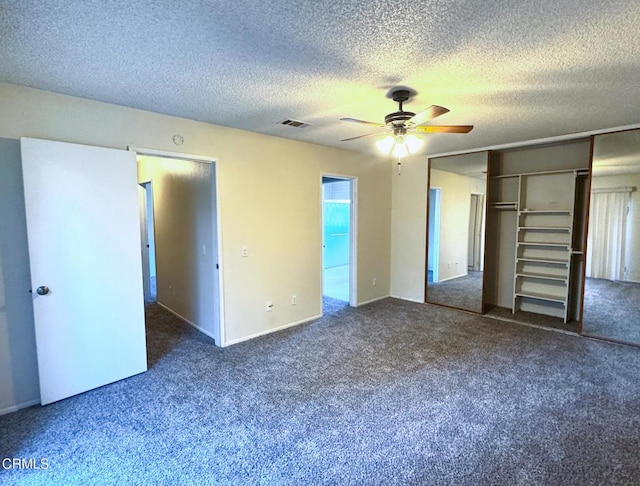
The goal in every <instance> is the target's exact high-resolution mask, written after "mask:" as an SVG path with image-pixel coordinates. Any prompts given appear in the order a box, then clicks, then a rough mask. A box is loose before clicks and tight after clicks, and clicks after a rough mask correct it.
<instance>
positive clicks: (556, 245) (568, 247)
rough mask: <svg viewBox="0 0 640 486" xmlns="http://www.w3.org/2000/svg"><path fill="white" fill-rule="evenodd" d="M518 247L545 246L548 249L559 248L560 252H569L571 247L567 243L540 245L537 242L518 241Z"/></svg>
mask: <svg viewBox="0 0 640 486" xmlns="http://www.w3.org/2000/svg"><path fill="white" fill-rule="evenodd" d="M518 245H521V246H546V247H549V248H560V249H562V250H567V251H569V250H571V247H570V245H569V244H567V243H541V242H538V241H518Z"/></svg>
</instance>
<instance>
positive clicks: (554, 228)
mask: <svg viewBox="0 0 640 486" xmlns="http://www.w3.org/2000/svg"><path fill="white" fill-rule="evenodd" d="M518 230H522V231H553V232H558V233H568V232H569V231H571V228H569V227H560V226H519V227H518Z"/></svg>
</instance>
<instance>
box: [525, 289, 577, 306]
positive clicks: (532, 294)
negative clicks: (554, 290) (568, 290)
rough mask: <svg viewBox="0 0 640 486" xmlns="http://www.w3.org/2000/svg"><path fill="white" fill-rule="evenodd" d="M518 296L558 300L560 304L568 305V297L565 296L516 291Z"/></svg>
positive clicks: (548, 300)
mask: <svg viewBox="0 0 640 486" xmlns="http://www.w3.org/2000/svg"><path fill="white" fill-rule="evenodd" d="M516 297H528V298H530V299H538V300H546V301H547V302H556V303H558V304H562V305H566V299H565V298H564V297H562V296H558V295H553V294H543V293H540V292H523V291H520V292H516Z"/></svg>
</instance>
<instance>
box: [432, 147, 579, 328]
mask: <svg viewBox="0 0 640 486" xmlns="http://www.w3.org/2000/svg"><path fill="white" fill-rule="evenodd" d="M590 158H591V139H590V138H584V139H579V140H573V141H568V142H562V143H555V144H547V145H537V146H529V147H520V148H517V149H509V150H499V151H489V152H486V151H484V152H480V153H476V154H466V155H461V156H455V157H439V158H433V159H431V160H430V164H429V165H430V181H431V182H432V186H431V187H433V183H434V182H437V181H438V180H440V179H442V177H436V176H438V175H439V172H441V171H443V170H447V171H450V172H457V173H458V176H457V177H458V179H457V180H458V181H461V179H460V175H459V174H460V173H461V172H462V170H461V169H462V168H466V169H467V172H472V174H471V175H473V176H475V178H476V180H477V179H478V175H476V174H478V173H479V172H481V173H483V174H485V175H486V177H485V178H483V179H482V180H486V190H485V191H482V192H485V193H486V201H487V204H486V211H485V215H486V220H485V225H484V227H485V235H484V238H485V241H484V245H483V253H484V255H483V257H484V265H483V267H484V274H483V279H482V280H483V282H482V291H481V300H482V305H481V306H479V307H478V308H477V311H479V312H481V313H488V314H495V315H496V316H501V317H508V318H510V319H515V320H522V321H526V322H532V323H538V324H543V325H556V324H558V325H559V326H558V327H562V328H564V329H570V330H575V331H579V321H580V320H581V315H580V312H581V295H582V287H583V280H584V279H583V274H584V264H585V257H584V252H585V231H586V224H585V223H586V216H587V204H588V183H589V178H588V174H589V164H590ZM482 161H484V167H479V166H478V164H479V163H481V162H482ZM471 163H474V166H473V170H470V169H469V166H470V164H471ZM436 167H437V171H435V172H434V173H433V174H431V170H433V169H435V168H436ZM464 175H465V177H466V179H465V180H469V177H470V174H464ZM463 187H466V186H464V185H463V184H462V183H461V182H458V190H454V189H453V188H452V190H451V191H450V192H452V193H456V194H458V197H459V198H467V197H468V195H467V192H468V191H467V190H464V189H463ZM436 189H438V190H441V191H444V190H445V189H442V188H439V187H438V188H436ZM478 192H480V191H478ZM448 197H450V198H451V197H453V196H452V195H451V194H449V196H448ZM441 199H442V200H443V201H446V199H445V195H444V194H443V195H442V198H441ZM461 202H462V201H461ZM442 213H443V214H447V211H446V210H445V209H443V210H442ZM429 214H430V215H433V211H431V212H430V213H429ZM458 214H459V215H463V214H464V211H460V212H459V213H458ZM430 224H431V223H430ZM468 224H469V222H468V221H465V220H464V218H462V219H461V217H460V216H458V217H457V218H456V219H455V220H454V219H451V220H444V219H443V220H442V221H441V222H440V226H441V227H444V226H445V225H448V226H449V227H454V228H460V231H459V232H458V237H459V238H462V239H464V238H466V237H468V235H466V234H465V233H464V232H463V231H464V228H465V227H467V226H468ZM434 233H437V231H434V228H433V227H432V226H429V235H433V234H434ZM428 239H429V238H428ZM432 240H433V236H432ZM433 243H434V242H433V241H432V242H431V244H433ZM428 244H429V243H428ZM461 246H462V247H464V245H461ZM449 248H451V245H449ZM430 249H431V248H430ZM452 260H453V261H454V262H455V264H456V265H457V267H458V268H464V269H466V268H467V263H466V261H464V256H463V255H460V256H459V258H458V257H451V256H448V257H447V262H446V263H445V264H449V261H452ZM458 260H461V263H460V264H459V265H458ZM441 266H442V263H441ZM470 274H471V272H469V273H468V274H467V273H464V272H458V274H457V275H456V278H454V279H451V280H448V281H447V282H446V288H447V289H448V290H447V291H448V292H450V293H451V295H452V296H455V295H458V294H461V293H464V289H465V287H464V285H467V287H468V285H469V284H468V283H466V284H465V282H469V280H470V277H469V275H470ZM430 287H431V295H432V296H433V295H438V297H439V300H440V301H441V302H448V303H451V302H454V299H447V298H446V295H442V288H444V287H445V285H444V284H442V283H439V284H434V283H433V282H430V281H429V278H427V291H426V294H427V299H426V301H427V302H434V300H433V298H429V295H430ZM456 287H460V288H459V289H457V288H456ZM467 309H468V310H476V309H469V308H467ZM541 318H542V320H541Z"/></svg>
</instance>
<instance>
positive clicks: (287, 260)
mask: <svg viewBox="0 0 640 486" xmlns="http://www.w3.org/2000/svg"><path fill="white" fill-rule="evenodd" d="M175 134H180V135H182V136H183V137H184V144H183V145H181V146H179V147H177V146H176V145H174V144H173V142H172V137H173V136H174V135H175ZM23 136H28V137H35V138H44V139H51V140H60V141H64V142H72V143H82V144H88V145H96V146H103V147H112V148H120V149H125V148H126V147H127V146H134V147H144V148H151V149H155V150H165V151H173V152H182V153H187V154H200V155H204V156H208V157H215V158H217V159H218V162H217V164H216V171H217V174H216V175H217V182H218V200H219V203H220V208H219V214H220V228H221V254H222V261H221V275H222V280H223V282H222V284H223V285H222V288H223V302H222V303H223V312H224V329H223V331H224V341H225V343H226V344H229V343H233V342H236V341H240V340H243V339H247V338H250V337H252V336H255V335H258V334H261V333H265V332H270V331H273V330H275V329H278V328H282V327H286V326H288V325H292V324H294V323H297V322H301V321H306V320H309V319H312V318H314V317H317V316H319V315H320V314H321V293H322V292H321V269H320V266H321V205H320V192H321V191H320V188H321V174H323V173H327V174H336V175H346V176H353V177H357V179H358V182H357V186H358V199H357V211H358V227H357V232H358V259H357V271H358V274H357V277H358V278H357V282H358V296H357V301H358V303H364V302H368V301H371V300H375V299H378V298H383V297H385V296H387V295H389V281H390V244H391V243H390V229H391V223H390V219H391V169H392V166H391V164H390V163H389V162H388V161H383V160H380V159H376V158H374V157H371V156H368V155H363V154H357V153H353V152H348V151H345V150H339V149H335V148H328V147H322V146H318V145H313V144H309V143H303V142H297V141H292V140H286V139H282V138H277V137H271V136H266V135H261V134H256V133H251V132H246V131H242V130H236V129H232V128H226V127H221V126H215V125H210V124H206V123H201V122H196V121H191V120H186V119H181V118H176V117H170V116H165V115H160V114H156V113H150V112H145V111H141V110H134V109H131V108H126V107H121V106H115V105H110V104H106V103H98V102H94V101H89V100H84V99H80V98H74V97H69V96H63V95H58V94H53V93H48V92H44V91H40V90H34V89H30V88H23V87H18V86H14V85H9V84H4V83H0V137H5V138H10V139H18V138H20V137H23ZM243 245H246V246H247V247H248V250H249V256H248V257H247V258H242V257H241V247H242V246H243ZM374 277H375V278H376V280H377V285H376V286H373V285H372V279H373V278H374ZM293 294H295V295H297V296H298V304H297V305H296V306H291V305H290V302H291V295H293ZM267 301H271V302H273V303H274V308H273V311H272V312H266V310H265V305H266V302H267ZM4 346H6V343H5V344H4ZM1 348H2V343H0V349H1ZM33 353H34V354H35V349H34V350H33ZM12 366H20V363H17V362H16V363H14V364H12ZM28 398H29V399H30V398H31V397H28Z"/></svg>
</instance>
